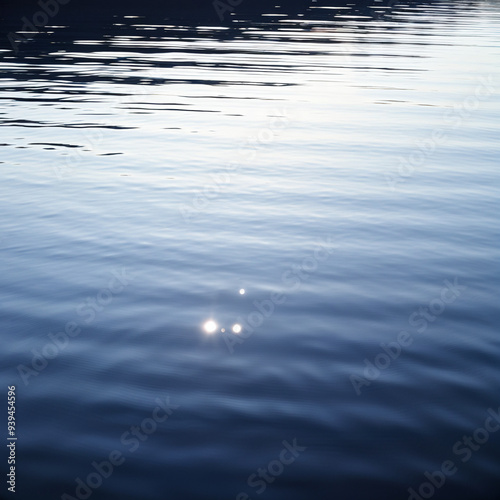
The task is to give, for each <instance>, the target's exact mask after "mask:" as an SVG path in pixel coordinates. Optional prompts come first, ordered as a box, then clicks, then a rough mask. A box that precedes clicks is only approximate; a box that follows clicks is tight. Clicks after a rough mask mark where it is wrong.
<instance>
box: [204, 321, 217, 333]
mask: <svg viewBox="0 0 500 500" xmlns="http://www.w3.org/2000/svg"><path fill="white" fill-rule="evenodd" d="M203 329H204V330H205V331H206V332H207V333H214V332H215V330H217V323H216V322H215V321H214V320H212V319H209V320H208V321H206V322H205V324H204V325H203Z"/></svg>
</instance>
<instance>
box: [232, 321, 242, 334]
mask: <svg viewBox="0 0 500 500" xmlns="http://www.w3.org/2000/svg"><path fill="white" fill-rule="evenodd" d="M233 332H234V333H240V332H241V325H238V323H236V324H235V325H233Z"/></svg>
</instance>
